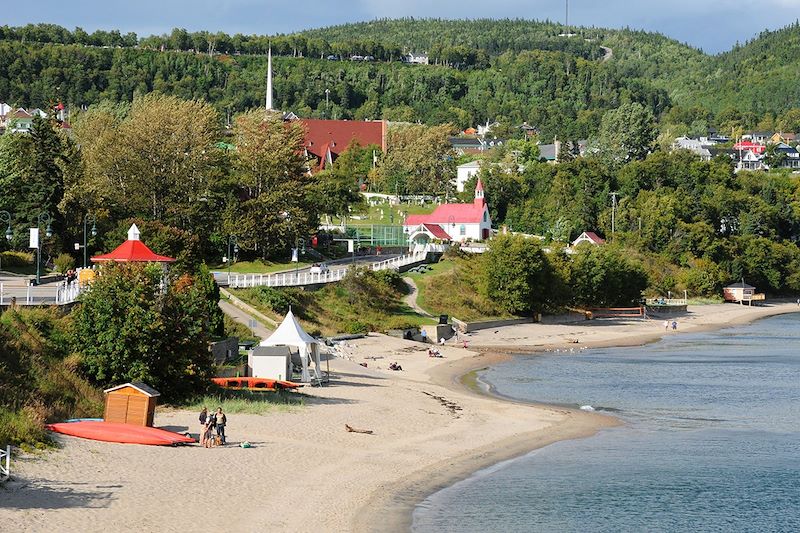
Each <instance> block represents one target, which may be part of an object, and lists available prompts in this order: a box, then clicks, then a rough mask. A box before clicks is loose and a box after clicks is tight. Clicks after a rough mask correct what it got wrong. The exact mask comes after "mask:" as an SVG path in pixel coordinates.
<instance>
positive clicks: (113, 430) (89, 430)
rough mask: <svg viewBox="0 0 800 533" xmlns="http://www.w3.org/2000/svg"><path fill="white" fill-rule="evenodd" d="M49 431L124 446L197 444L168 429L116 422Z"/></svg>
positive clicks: (74, 424)
mask: <svg viewBox="0 0 800 533" xmlns="http://www.w3.org/2000/svg"><path fill="white" fill-rule="evenodd" d="M45 427H46V428H47V429H48V430H50V431H53V432H55V433H61V434H62V435H70V436H72V437H81V438H84V439H91V440H100V441H104V442H121V443H124V444H149V445H154V446H176V445H178V444H189V443H192V442H195V440H194V439H193V438H191V437H187V436H185V435H181V434H180V433H175V432H172V431H167V430H166V429H159V428H151V427H146V426H134V425H132V424H117V423H114V422H98V421H93V420H86V421H81V422H63V423H58V424H48V425H47V426H45Z"/></svg>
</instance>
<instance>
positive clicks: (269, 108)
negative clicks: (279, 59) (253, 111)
mask: <svg viewBox="0 0 800 533" xmlns="http://www.w3.org/2000/svg"><path fill="white" fill-rule="evenodd" d="M272 109H273V108H272V47H271V46H270V47H269V51H268V52H267V111H272Z"/></svg>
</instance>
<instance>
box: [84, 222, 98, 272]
mask: <svg viewBox="0 0 800 533" xmlns="http://www.w3.org/2000/svg"><path fill="white" fill-rule="evenodd" d="M89 222H91V223H92V229H91V232H92V237H95V236H97V217H96V216H95V215H92V214H91V213H86V216H85V217H83V268H86V266H87V261H88V258H87V252H86V250H87V237H86V226H88V225H89Z"/></svg>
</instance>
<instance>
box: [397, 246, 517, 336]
mask: <svg viewBox="0 0 800 533" xmlns="http://www.w3.org/2000/svg"><path fill="white" fill-rule="evenodd" d="M481 268H482V266H481V264H480V257H479V256H468V257H454V258H449V257H445V258H443V259H442V260H441V261H439V263H437V264H435V265H432V269H431V270H430V271H428V272H425V273H417V272H410V273H407V274H404V275H407V276H408V277H410V278H411V279H413V280H414V283H416V284H417V288H418V289H419V292H418V293H417V304H419V306H420V307H422V308H423V309H425V310H426V311H428V312H429V313H430V314H432V315H434V316H436V315H450V316H452V317H455V318H458V319H459V320H465V321H474V320H493V319H500V318H511V317H510V316H509V315H508V314H507V313H504V312H503V311H502V310H501V309H499V308H497V307H496V306H495V305H494V303H493V302H492V301H491V300H489V299H488V298H486V297H485V296H483V295H482V294H481V291H480V290H479V287H480V284H481V283H482V276H481Z"/></svg>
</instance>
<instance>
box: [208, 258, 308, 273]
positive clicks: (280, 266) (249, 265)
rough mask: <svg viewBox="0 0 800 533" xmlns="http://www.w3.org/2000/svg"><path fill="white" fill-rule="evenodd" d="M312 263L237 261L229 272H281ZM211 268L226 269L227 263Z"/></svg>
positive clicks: (304, 266) (225, 270)
mask: <svg viewBox="0 0 800 533" xmlns="http://www.w3.org/2000/svg"><path fill="white" fill-rule="evenodd" d="M313 264H314V263H309V262H305V261H301V262H299V263H292V262H287V263H275V262H272V261H261V260H256V261H237V262H236V263H233V264H232V265H231V273H233V274H270V273H273V272H282V271H285V270H294V269H295V268H306V267H309V266H311V265H313ZM210 268H211V270H218V271H224V272H227V271H228V265H227V264H225V263H222V264H221V265H213V266H211V267H210Z"/></svg>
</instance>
